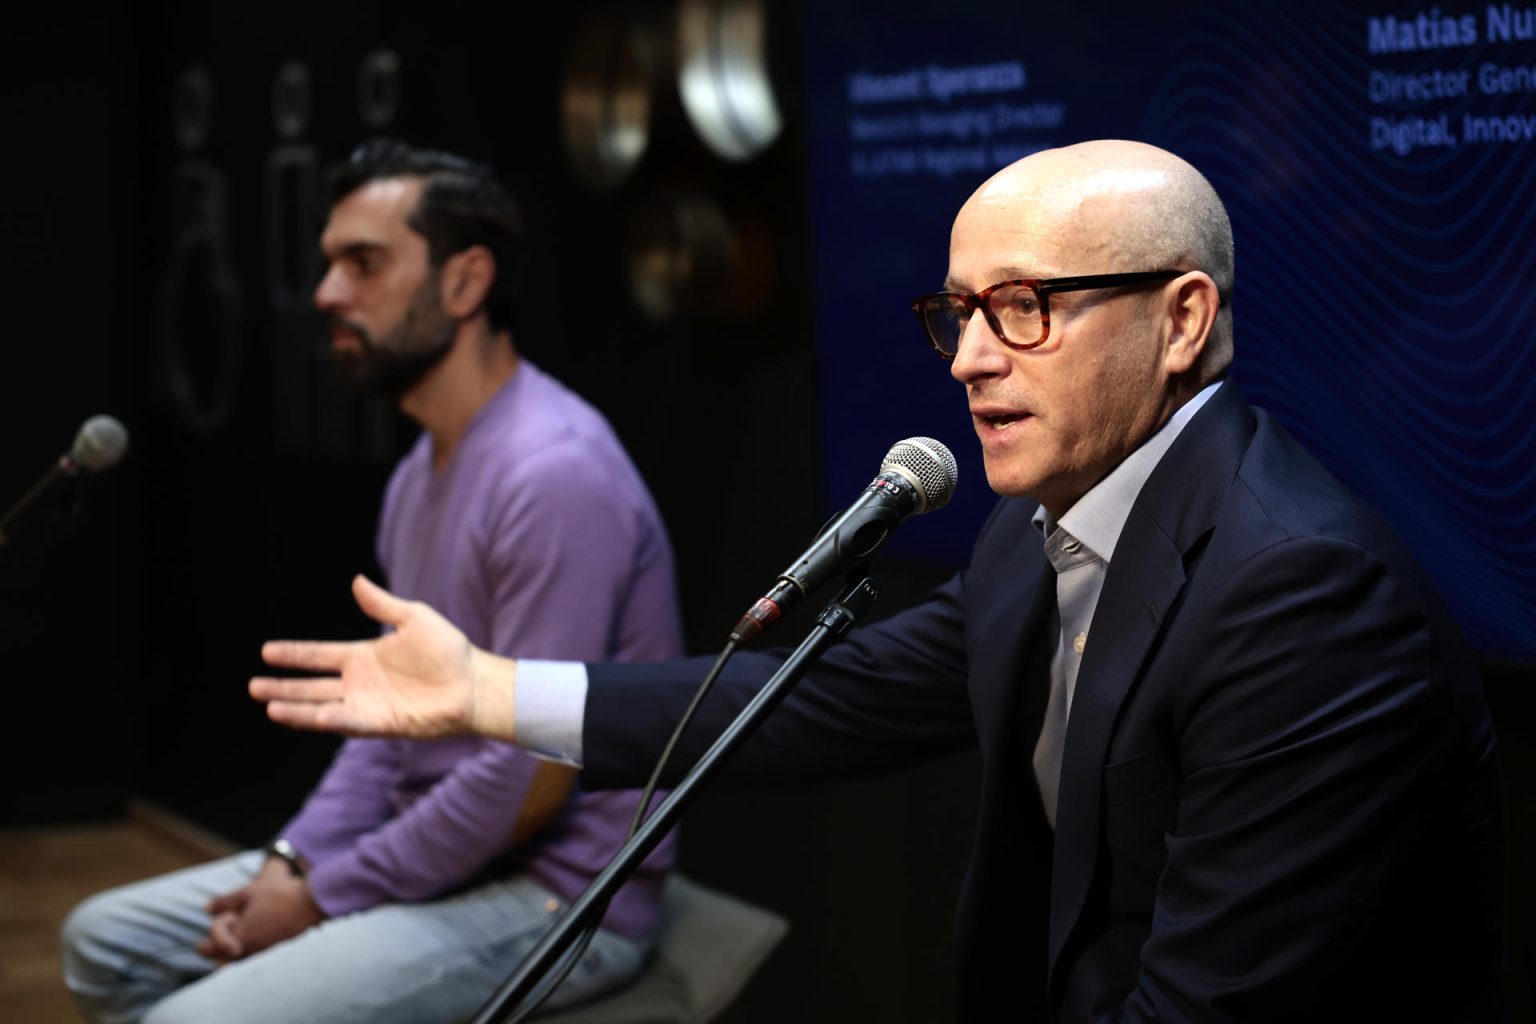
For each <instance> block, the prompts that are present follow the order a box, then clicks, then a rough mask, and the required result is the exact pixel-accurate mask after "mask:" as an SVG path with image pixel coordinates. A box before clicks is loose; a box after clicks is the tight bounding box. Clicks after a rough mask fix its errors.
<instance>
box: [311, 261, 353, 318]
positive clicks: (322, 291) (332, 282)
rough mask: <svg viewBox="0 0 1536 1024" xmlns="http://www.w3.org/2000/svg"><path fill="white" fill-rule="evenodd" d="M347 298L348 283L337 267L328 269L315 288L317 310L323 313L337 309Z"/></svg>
mask: <svg viewBox="0 0 1536 1024" xmlns="http://www.w3.org/2000/svg"><path fill="white" fill-rule="evenodd" d="M345 297H346V281H345V280H344V279H343V278H342V276H341V274H340V272H339V271H338V270H337V269H336V267H335V266H331V267H328V268H327V269H326V271H325V276H324V277H322V278H321V279H320V283H319V284H318V285H316V286H315V308H316V309H318V310H320V311H322V312H324V311H326V310H331V309H335V308H336V307H337V306H339V305H341V302H342V300H343V299H344V298H345Z"/></svg>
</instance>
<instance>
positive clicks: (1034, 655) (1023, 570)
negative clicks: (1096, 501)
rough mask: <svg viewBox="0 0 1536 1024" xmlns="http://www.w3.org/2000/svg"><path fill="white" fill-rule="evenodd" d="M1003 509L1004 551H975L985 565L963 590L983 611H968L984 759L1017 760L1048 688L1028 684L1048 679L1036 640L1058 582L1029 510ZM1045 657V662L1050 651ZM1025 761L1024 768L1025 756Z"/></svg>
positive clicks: (1013, 505)
mask: <svg viewBox="0 0 1536 1024" xmlns="http://www.w3.org/2000/svg"><path fill="white" fill-rule="evenodd" d="M1008 505H1009V506H1010V507H1009V508H1008V514H1009V516H1010V520H1009V521H1008V522H1007V523H1004V524H999V528H998V530H997V531H996V533H995V536H997V537H999V538H1002V539H1004V544H1005V545H1006V546H1003V547H1002V548H1001V550H991V549H990V548H988V549H984V550H978V554H984V555H985V561H984V562H980V563H978V562H973V563H972V570H971V573H972V579H971V580H969V581H968V585H967V591H968V593H972V594H981V595H984V596H985V606H984V607H980V608H971V609H968V610H967V614H966V621H967V623H968V626H969V628H970V630H971V642H972V644H973V645H974V650H973V652H972V659H973V663H972V671H971V673H970V685H971V706H972V709H973V713H974V715H975V719H976V733H977V740H978V742H979V744H980V746H981V748H982V750H983V751H985V752H986V753H987V754H988V756H989V757H996V756H997V755H998V754H999V753H1000V752H1004V751H1007V752H1010V756H1017V754H1016V748H1017V745H1018V730H1019V729H1020V728H1021V726H1022V727H1023V728H1025V729H1027V728H1028V727H1029V724H1030V722H1033V724H1034V729H1035V731H1036V732H1038V731H1039V729H1040V721H1041V718H1042V717H1043V715H1044V714H1045V699H1046V696H1047V693H1046V690H1047V686H1046V685H1044V684H1042V685H1037V686H1030V685H1026V683H1027V681H1028V680H1030V679H1032V678H1033V679H1040V680H1044V679H1045V678H1046V676H1045V673H1046V672H1047V670H1048V667H1049V662H1048V661H1042V660H1041V658H1040V655H1041V643H1040V636H1041V628H1042V624H1043V622H1044V620H1045V619H1046V618H1047V617H1048V616H1049V613H1050V609H1051V607H1052V602H1054V600H1055V589H1054V585H1055V577H1054V576H1053V575H1052V574H1051V572H1050V564H1049V563H1048V562H1046V560H1045V555H1044V553H1043V552H1042V551H1041V548H1040V544H1039V537H1038V535H1037V534H1036V533H1035V530H1034V528H1033V527H1032V526H1030V524H1029V514H1030V513H1031V512H1033V511H1034V506H1033V505H1029V504H1028V503H1020V502H1010V503H1008ZM1044 653H1045V658H1047V659H1048V658H1049V657H1050V652H1049V650H1046V651H1045V652H1044ZM1022 762H1023V765H1024V767H1025V769H1029V753H1028V751H1026V752H1025V753H1024V755H1023V758H1022ZM994 763H995V762H994ZM1012 767H1014V766H1010V769H1011V768H1012ZM1033 791H1034V790H1033V786H1031V787H1030V789H1029V792H1033Z"/></svg>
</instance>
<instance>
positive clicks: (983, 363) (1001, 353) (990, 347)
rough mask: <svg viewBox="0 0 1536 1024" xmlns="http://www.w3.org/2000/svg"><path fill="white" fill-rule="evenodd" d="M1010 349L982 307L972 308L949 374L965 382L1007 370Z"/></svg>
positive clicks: (957, 345)
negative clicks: (993, 329) (1006, 347)
mask: <svg viewBox="0 0 1536 1024" xmlns="http://www.w3.org/2000/svg"><path fill="white" fill-rule="evenodd" d="M1007 367H1008V353H1007V351H1006V350H1005V348H1004V346H1003V342H1002V339H1001V338H999V337H998V336H997V335H996V334H995V333H993V331H992V325H991V324H989V323H987V318H986V316H985V315H984V314H983V313H982V312H981V310H980V309H974V310H972V311H971V317H970V319H969V320H967V321H966V322H965V326H964V327H963V328H962V329H961V331H960V338H959V340H958V341H957V342H955V358H954V359H952V360H950V363H949V375H950V376H951V377H953V378H955V380H957V381H959V382H960V383H962V384H969V383H971V382H973V381H975V380H978V379H980V378H983V377H996V376H1000V375H1001V374H1003V373H1005V372H1007Z"/></svg>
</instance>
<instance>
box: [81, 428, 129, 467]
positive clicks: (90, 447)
mask: <svg viewBox="0 0 1536 1024" xmlns="http://www.w3.org/2000/svg"><path fill="white" fill-rule="evenodd" d="M127 453H128V430H127V428H126V427H124V426H123V425H122V424H121V423H119V422H118V421H117V420H116V419H115V418H113V417H111V416H92V417H91V418H90V419H88V420H86V421H85V422H84V423H83V424H81V425H80V432H79V433H78V434H76V435H75V444H74V447H73V448H71V449H70V450H69V460H70V461H71V462H73V463H74V464H75V465H77V466H79V467H80V468H81V469H85V470H89V471H90V472H92V473H99V472H101V471H102V470H104V469H111V468H112V467H113V466H115V465H117V464H118V463H119V462H121V461H122V459H123V456H124V455H126V454H127Z"/></svg>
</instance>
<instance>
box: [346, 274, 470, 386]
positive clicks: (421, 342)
mask: <svg viewBox="0 0 1536 1024" xmlns="http://www.w3.org/2000/svg"><path fill="white" fill-rule="evenodd" d="M437 291H438V276H437V274H435V273H434V274H431V275H429V276H428V278H427V279H426V280H425V281H423V282H422V283H421V286H420V287H419V288H417V289H416V294H414V295H413V296H411V304H410V306H409V307H408V308H407V309H406V311H405V315H404V316H402V317H401V318H400V322H399V323H398V324H396V325H395V326H394V327H392V328H390V329H389V330H388V331H387V332H385V333H384V334H382V335H380V336H379V337H378V338H374V336H373V335H372V334H371V333H370V332H369V331H368V330H366V329H365V328H364V327H363V326H362V325H361V324H356V323H353V322H352V321H350V320H343V319H341V318H339V317H333V318H332V322H333V323H334V324H335V325H337V326H340V327H345V328H346V329H347V330H349V331H351V332H353V333H354V334H356V335H357V338H358V341H359V342H360V344H361V348H360V350H359V351H357V352H337V353H335V362H336V367H337V371H338V372H339V373H340V375H341V377H342V379H343V380H344V381H346V383H347V384H349V385H350V386H352V387H353V388H356V389H357V390H359V391H363V392H367V393H370V394H376V395H383V396H385V397H387V398H390V399H392V400H396V401H398V400H399V398H400V396H402V395H404V394H405V393H406V392H407V391H409V390H410V389H411V388H413V387H415V386H416V383H417V382H418V381H420V380H421V378H422V377H424V376H426V374H427V371H429V370H431V369H432V368H433V367H434V366H436V365H437V364H438V363H440V362H442V361H443V357H444V356H446V355H447V354H448V350H449V349H451V348H453V338H454V334H455V332H456V330H457V326H458V325H457V324H455V323H454V321H453V318H452V317H450V316H449V315H448V314H447V313H446V312H444V311H443V307H442V303H441V302H439V301H438V297H437Z"/></svg>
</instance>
